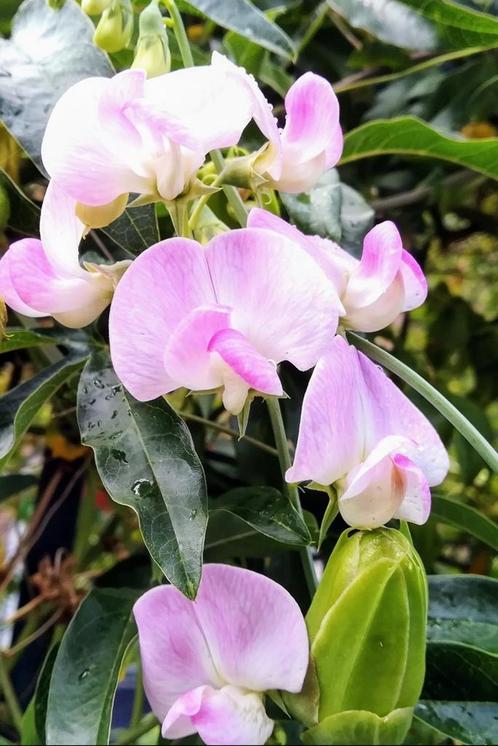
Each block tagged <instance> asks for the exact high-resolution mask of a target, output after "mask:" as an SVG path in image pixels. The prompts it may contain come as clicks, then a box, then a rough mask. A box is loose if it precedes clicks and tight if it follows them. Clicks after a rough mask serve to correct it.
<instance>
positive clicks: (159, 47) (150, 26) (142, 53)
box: [131, 0, 171, 78]
mask: <svg viewBox="0 0 498 746" xmlns="http://www.w3.org/2000/svg"><path fill="white" fill-rule="evenodd" d="M139 30H140V34H139V37H138V42H137V46H136V48H135V59H134V60H133V64H132V66H131V67H132V69H139V70H145V72H146V73H147V77H148V78H154V77H155V76H156V75H163V74H164V73H169V71H170V70H171V54H170V51H169V44H168V35H167V33H166V29H165V27H164V24H163V18H162V15H161V11H160V10H159V8H158V5H157V2H155V0H152V2H151V3H150V5H148V6H147V7H146V8H145V9H144V10H143V11H142V12H141V13H140V19H139Z"/></svg>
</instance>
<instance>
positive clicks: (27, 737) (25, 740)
mask: <svg viewBox="0 0 498 746" xmlns="http://www.w3.org/2000/svg"><path fill="white" fill-rule="evenodd" d="M34 743H40V736H39V734H38V731H37V727H36V721H35V703H34V700H31V701H30V703H29V705H28V706H27V707H26V709H25V710H24V713H23V716H22V728H21V746H31V745H32V744H34Z"/></svg>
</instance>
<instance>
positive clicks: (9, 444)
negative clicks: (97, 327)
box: [0, 351, 86, 471]
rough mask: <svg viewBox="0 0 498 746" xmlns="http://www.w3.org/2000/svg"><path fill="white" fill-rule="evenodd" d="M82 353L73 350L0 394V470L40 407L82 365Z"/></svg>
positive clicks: (83, 358)
mask: <svg viewBox="0 0 498 746" xmlns="http://www.w3.org/2000/svg"><path fill="white" fill-rule="evenodd" d="M85 357H86V355H85V353H83V352H76V351H75V352H73V353H72V354H71V355H68V356H67V357H66V358H64V359H63V360H60V361H59V362H57V363H54V365H51V366H50V367H48V368H45V369H44V370H42V371H41V372H40V373H37V375H35V376H33V378H30V379H29V381H25V382H24V383H20V384H19V385H18V386H16V387H15V388H14V389H12V390H11V391H9V392H8V393H7V394H5V395H4V396H2V397H1V398H0V471H1V469H2V468H3V466H4V465H5V463H6V462H7V460H8V458H9V457H10V455H11V453H12V451H13V450H14V448H16V446H17V445H18V443H19V441H20V439H21V438H22V436H23V435H24V433H25V432H26V430H27V429H28V427H29V426H30V424H31V422H32V421H33V418H34V417H35V415H36V413H37V412H38V410H39V409H40V407H41V406H42V405H43V404H44V403H45V402H46V401H48V400H49V399H50V398H51V397H52V396H53V395H54V394H55V392H56V391H57V390H58V389H59V388H60V387H61V386H62V384H63V383H65V382H66V381H68V380H69V379H70V378H71V377H72V376H74V375H75V373H77V372H78V371H79V370H80V369H81V368H82V367H83V363H84V361H85Z"/></svg>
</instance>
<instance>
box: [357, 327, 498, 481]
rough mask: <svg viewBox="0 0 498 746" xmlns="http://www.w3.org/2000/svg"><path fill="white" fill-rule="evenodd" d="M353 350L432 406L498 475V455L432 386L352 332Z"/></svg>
mask: <svg viewBox="0 0 498 746" xmlns="http://www.w3.org/2000/svg"><path fill="white" fill-rule="evenodd" d="M348 336H349V337H350V338H351V341H352V342H353V344H354V346H355V347H357V348H358V349H359V350H361V351H362V352H364V353H365V354H366V355H368V357H370V358H372V360H375V362H376V363H379V364H380V365H383V366H384V367H385V368H387V369H388V370H390V371H391V373H394V374H395V375H396V376H398V377H399V378H401V379H402V380H403V381H405V383H407V384H408V385H409V386H411V387H412V389H415V391H417V392H418V393H419V394H420V395H421V396H423V397H424V399H427V401H428V402H429V403H430V404H432V406H433V407H435V409H437V411H438V412H440V413H441V414H442V415H443V417H445V418H446V419H447V420H448V422H450V423H451V424H452V425H453V427H455V428H456V429H457V430H458V432H459V433H460V434H461V435H463V437H464V438H465V439H466V440H467V441H468V442H469V443H470V445H471V446H472V448H474V450H476V451H477V453H478V454H479V455H480V456H481V457H482V458H483V459H484V461H485V462H486V463H487V464H488V465H489V466H490V467H491V469H493V471H494V472H497V473H498V453H497V452H496V451H495V449H494V448H493V446H492V445H491V443H488V441H487V440H486V438H484V437H483V436H482V435H481V433H480V432H479V430H478V429H477V428H476V427H474V425H473V424H472V423H471V422H469V421H468V419H467V418H466V417H464V416H463V414H462V413H461V412H459V411H458V409H457V408H456V407H455V406H454V405H453V404H452V403H451V402H449V401H448V399H446V398H445V397H444V396H443V395H442V394H441V393H440V392H439V391H438V390H437V389H435V388H434V386H431V384H430V383H428V382H427V381H426V380H425V379H423V378H422V376H419V374H418V373H415V371H414V370H412V369H411V368H409V367H408V366H407V365H405V364H404V363H402V362H400V361H399V360H396V358H395V357H393V355H390V354H389V352H386V351H385V350H382V349H381V348H380V347H377V345H374V344H372V342H369V341H368V340H366V339H363V337H359V336H358V335H357V334H353V333H352V332H349V333H348Z"/></svg>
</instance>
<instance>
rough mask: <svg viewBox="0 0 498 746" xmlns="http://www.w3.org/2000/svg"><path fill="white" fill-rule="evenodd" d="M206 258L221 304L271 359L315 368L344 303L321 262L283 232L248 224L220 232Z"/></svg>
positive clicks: (249, 338)
mask: <svg viewBox="0 0 498 746" xmlns="http://www.w3.org/2000/svg"><path fill="white" fill-rule="evenodd" d="M206 256H207V260H208V263H209V268H210V272H211V276H212V279H213V284H214V287H215V289H216V294H217V300H218V302H219V303H222V304H223V305H227V306H230V307H231V308H232V309H233V312H232V324H231V325H232V327H233V328H235V329H238V330H239V331H240V332H242V334H244V335H245V336H246V337H247V339H248V340H249V342H250V343H251V345H253V347H254V348H255V349H256V350H257V351H258V353H259V354H260V355H262V356H263V357H265V358H267V359H268V360H273V361H274V362H275V363H279V362H281V361H282V360H288V361H290V362H291V363H293V364H294V365H295V366H296V367H297V368H299V369H300V370H306V369H307V368H310V367H312V366H313V365H314V364H315V363H316V361H317V360H318V358H319V357H320V355H321V354H322V353H323V352H324V351H325V349H326V348H327V346H328V344H329V343H330V340H331V339H332V337H333V334H334V333H335V330H336V328H337V320H338V310H337V309H338V306H340V304H339V303H338V299H337V297H336V296H335V294H334V293H333V291H332V287H331V284H330V282H329V280H328V279H327V277H326V276H325V275H324V273H323V272H322V270H321V269H320V268H319V267H318V266H317V264H316V262H314V261H313V260H312V259H311V258H310V257H309V256H307V255H306V254H305V253H304V252H300V251H296V246H295V245H294V244H293V243H292V242H291V241H289V239H287V238H285V237H284V236H279V235H277V234H275V233H273V232H272V231H267V230H263V229H249V228H248V229H244V230H234V231H230V232H229V233H225V234H223V235H220V236H217V237H216V238H215V239H213V240H212V241H211V242H210V244H209V245H208V247H207V249H206ZM310 299H313V302H312V303H311V302H310Z"/></svg>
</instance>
